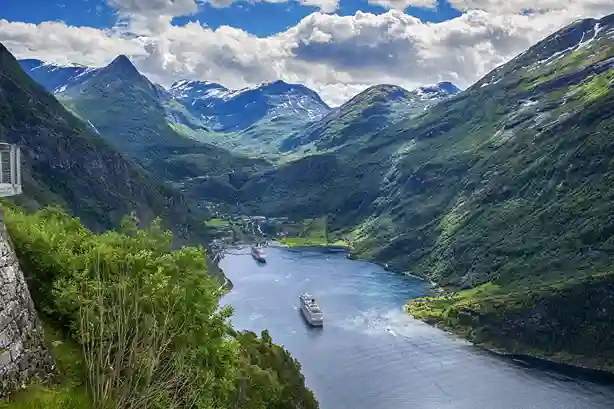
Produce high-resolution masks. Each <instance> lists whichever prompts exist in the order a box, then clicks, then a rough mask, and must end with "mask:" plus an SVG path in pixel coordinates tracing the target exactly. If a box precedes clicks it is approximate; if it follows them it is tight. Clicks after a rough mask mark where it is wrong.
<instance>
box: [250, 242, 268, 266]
mask: <svg viewBox="0 0 614 409" xmlns="http://www.w3.org/2000/svg"><path fill="white" fill-rule="evenodd" d="M252 257H254V258H255V259H256V260H257V261H259V262H261V263H266V255H265V254H264V248H263V247H262V246H260V245H255V246H252Z"/></svg>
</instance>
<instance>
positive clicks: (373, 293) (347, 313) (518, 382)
mask: <svg viewBox="0 0 614 409" xmlns="http://www.w3.org/2000/svg"><path fill="white" fill-rule="evenodd" d="M267 256H268V263H267V264H266V265H260V264H258V263H256V262H255V261H254V260H253V259H252V257H251V256H250V255H249V252H248V250H247V249H234V250H231V251H230V254H228V255H227V256H226V257H225V258H224V259H223V260H222V262H221V263H220V265H221V267H222V268H223V269H224V271H225V273H226V275H227V276H228V277H229V278H230V279H231V280H232V282H233V284H234V289H233V291H232V292H231V293H230V294H228V295H227V296H225V297H224V300H223V303H229V304H231V305H232V306H233V307H234V308H235V316H234V317H233V318H232V322H233V324H234V325H235V326H236V327H237V328H241V329H249V330H252V331H256V332H259V331H260V330H262V329H268V330H269V331H270V333H271V335H272V337H273V339H274V340H275V341H276V342H277V343H280V344H283V345H284V346H285V347H286V348H287V349H288V350H290V352H291V353H292V354H293V355H294V356H295V357H296V358H297V359H298V360H299V361H300V362H301V364H302V366H303V372H304V374H305V376H306V379H307V384H308V385H309V387H311V388H312V389H313V390H314V391H315V393H316V395H317V398H318V400H319V401H320V405H321V408H322V409H405V408H407V409H410V408H411V409H422V408H424V409H426V408H428V409H444V408H445V409H447V408H454V409H488V408H492V409H512V408H513V409H542V408H556V409H568V408H574V409H576V408H577V409H592V408H608V409H611V408H614V389H612V388H608V387H604V386H600V385H595V384H591V383H587V382H583V381H576V380H571V379H568V378H565V377H562V376H560V375H556V374H549V373H546V372H543V371H541V370H538V369H531V368H526V367H522V366H519V365H517V364H515V363H514V362H513V361H510V360H507V359H503V358H499V357H497V356H494V355H492V354H489V353H486V352H484V351H481V350H479V349H478V348H475V347H473V346H471V345H469V344H468V343H466V342H464V341H461V340H458V339H455V338H454V337H453V336H452V335H449V334H447V333H445V332H443V331H440V330H438V329H435V328H432V327H430V326H428V325H426V324H424V323H422V322H419V321H416V320H413V319H411V318H410V317H409V316H407V315H406V314H404V313H403V311H402V307H403V305H404V304H405V302H406V301H407V300H408V299H410V298H412V297H416V296H419V295H422V294H424V292H425V291H426V288H425V284H424V283H423V282H421V281H419V280H415V279H412V278H406V277H401V276H398V275H395V274H392V273H389V272H386V271H385V270H383V269H382V268H380V267H379V266H376V265H373V264H369V263H365V262H360V261H352V260H348V259H346V258H345V256H344V255H343V254H333V255H331V254H322V253H317V252H297V251H291V250H286V249H281V248H273V247H270V248H268V249H267ZM304 291H309V292H312V293H313V294H314V295H315V297H316V298H317V299H318V300H319V303H320V305H321V306H322V309H323V310H324V313H325V327H324V328H323V329H314V328H310V327H308V326H307V325H306V324H305V322H304V320H303V319H302V317H301V316H300V312H299V311H298V308H297V303H298V302H297V301H298V300H297V298H298V296H299V295H300V294H301V293H302V292H304Z"/></svg>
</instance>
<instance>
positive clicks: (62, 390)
mask: <svg viewBox="0 0 614 409" xmlns="http://www.w3.org/2000/svg"><path fill="white" fill-rule="evenodd" d="M5 219H6V224H7V228H8V230H9V232H10V234H11V237H12V239H13V242H14V246H15V250H16V252H17V254H18V257H19V261H20V263H21V266H22V268H23V270H24V273H25V274H26V276H27V277H26V278H27V280H28V283H29V286H30V290H31V293H32V296H33V298H34V300H35V303H36V305H37V308H38V310H39V311H40V312H41V313H42V315H43V316H44V317H45V320H46V321H47V322H52V323H53V324H54V325H53V327H52V328H51V329H50V330H48V336H51V339H50V341H51V349H52V351H53V352H54V355H55V357H56V359H57V360H58V364H59V365H58V366H59V370H60V372H61V378H60V383H59V384H58V385H54V386H45V385H30V386H28V388H27V389H26V390H25V391H20V392H19V393H16V394H14V395H13V396H12V397H11V399H10V400H8V401H5V402H2V403H1V404H0V405H1V406H0V408H2V409H22V408H26V407H27V408H36V407H40V408H63V409H65V408H69V409H70V408H73V407H74V408H76V407H79V408H82V407H85V408H88V407H90V408H92V409H106V408H109V407H113V408H119V409H124V408H125V409H138V408H242V409H243V408H248V409H252V408H253V409H271V408H278V409H285V408H304V409H309V408H314V409H315V408H317V407H318V404H317V402H316V400H315V398H314V396H313V393H312V392H311V391H309V390H308V389H307V388H306V387H305V381H304V377H303V376H302V375H301V372H300V365H299V363H298V362H297V361H295V360H294V359H293V358H292V357H291V356H290V354H289V353H288V351H286V350H285V349H283V348H282V347H280V346H277V345H275V344H274V343H273V342H272V340H271V337H270V336H269V334H268V333H267V332H266V331H264V332H263V333H262V334H261V336H260V337H258V336H257V335H256V334H254V333H251V332H237V331H235V330H234V329H233V328H232V327H231V325H230V324H229V322H228V318H229V317H230V315H231V314H232V309H231V308H228V307H225V308H221V309H220V308H219V302H218V301H219V295H220V294H219V293H218V289H219V287H218V283H217V282H216V280H215V279H214V278H213V277H211V275H210V274H208V272H207V263H206V259H205V254H204V250H203V249H202V248H197V247H183V248H181V249H179V250H174V251H173V250H172V248H171V241H172V237H171V234H170V232H168V231H165V230H163V229H162V228H161V227H160V224H159V222H158V221H156V222H154V223H152V225H151V226H150V227H149V228H148V229H146V230H141V229H138V228H137V227H136V222H135V220H133V219H130V218H125V219H124V222H123V223H122V226H121V228H120V229H119V230H118V231H111V232H106V233H103V234H95V233H93V232H91V231H89V230H87V229H86V228H85V227H83V225H82V224H81V223H80V221H79V220H78V219H75V218H72V217H70V216H68V215H67V214H66V213H64V212H63V211H62V210H60V209H58V208H45V209H43V210H41V211H38V212H37V213H34V214H26V213H24V212H23V211H22V210H20V209H18V208H10V209H7V211H6V216H5ZM54 341H60V342H59V343H58V342H54Z"/></svg>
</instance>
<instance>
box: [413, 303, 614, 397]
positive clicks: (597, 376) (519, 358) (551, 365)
mask: <svg viewBox="0 0 614 409" xmlns="http://www.w3.org/2000/svg"><path fill="white" fill-rule="evenodd" d="M406 305H407V304H406ZM403 310H404V311H405V313H406V314H408V315H409V316H410V317H412V318H413V319H415V320H417V321H421V322H424V323H425V324H427V325H429V326H431V327H433V328H437V329H439V330H441V331H444V332H447V333H449V334H451V335H453V336H454V337H456V338H458V339H462V340H464V341H467V342H468V343H470V344H471V346H472V347H474V348H478V349H480V350H482V351H485V352H487V353H489V354H492V355H496V356H498V357H500V358H504V359H506V360H512V361H515V363H516V364H517V365H523V366H525V367H530V368H536V369H540V370H542V371H552V372H555V373H557V374H559V375H563V376H567V377H570V378H573V379H581V380H585V381H589V382H593V383H600V384H607V385H614V368H611V369H610V368H602V367H597V366H594V365H590V364H587V363H582V362H579V363H570V362H565V361H564V360H562V359H557V358H555V357H546V356H542V355H536V354H531V353H529V352H522V351H513V350H511V349H510V348H506V347H503V346H497V345H496V340H490V341H486V342H476V341H473V340H472V339H471V338H470V337H469V336H468V335H467V333H465V332H463V331H460V330H459V329H458V328H453V327H450V326H447V325H445V324H443V323H441V322H439V321H437V320H435V319H430V320H429V319H420V318H416V317H414V316H413V315H412V314H410V313H409V312H408V311H407V309H406V307H404V308H403ZM578 359H582V357H578Z"/></svg>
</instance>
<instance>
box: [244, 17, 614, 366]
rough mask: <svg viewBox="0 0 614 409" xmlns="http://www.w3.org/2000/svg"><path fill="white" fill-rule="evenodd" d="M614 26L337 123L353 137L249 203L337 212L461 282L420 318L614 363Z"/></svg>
mask: <svg viewBox="0 0 614 409" xmlns="http://www.w3.org/2000/svg"><path fill="white" fill-rule="evenodd" d="M613 38H614V15H612V16H607V17H604V18H603V19H601V20H594V19H587V20H581V21H577V22H575V23H574V24H571V25H569V26H567V27H565V28H563V29H562V30H560V31H559V32H557V33H555V34H553V35H551V36H549V37H547V38H546V39H544V40H543V41H541V42H539V43H538V44H536V45H535V46H533V47H531V48H530V49H529V50H527V51H526V52H524V53H523V54H521V55H519V56H518V57H516V58H514V59H513V60H512V61H510V62H508V63H507V64H504V65H503V66H501V67H499V68H497V69H495V70H494V71H492V72H491V73H489V74H488V75H486V76H485V77H484V78H483V79H482V80H480V81H478V82H477V83H476V84H474V85H473V86H472V87H470V88H469V89H467V90H466V91H464V92H462V93H460V94H457V95H455V96H453V97H451V98H448V99H445V100H443V101H441V102H439V103H438V104H436V105H434V106H432V107H430V108H429V109H428V110H427V111H425V112H423V113H422V114H419V115H416V116H414V117H410V118H408V119H405V120H403V121H400V122H398V123H394V124H392V125H389V126H387V127H384V128H383V129H382V130H381V131H379V132H376V133H375V134H372V135H370V136H367V137H364V136H363V135H361V129H360V128H356V134H354V135H351V136H352V138H346V137H344V136H343V135H340V134H339V132H338V131H337V130H336V129H333V128H332V125H331V126H330V127H328V128H326V133H327V134H328V135H330V137H329V138H328V139H327V140H331V141H335V140H341V141H344V142H345V146H343V147H342V148H339V149H335V150H332V151H325V152H323V153H321V154H318V155H314V156H308V157H305V158H301V159H299V160H297V161H295V162H292V163H289V164H286V165H284V166H280V167H279V168H278V169H275V170H271V171H268V172H265V173H263V174H261V175H259V176H257V177H255V178H253V179H252V180H250V181H248V183H247V184H246V185H245V186H244V188H243V190H242V195H243V196H242V199H243V200H244V202H245V204H244V205H245V208H246V209H247V210H249V211H253V212H257V213H261V214H267V213H269V214H277V215H280V214H285V215H287V216H291V217H294V218H301V217H317V216H328V220H329V226H328V228H329V230H328V231H329V232H330V234H331V235H333V236H334V235H338V236H344V237H346V238H347V239H349V240H351V241H352V242H353V244H354V245H355V253H356V255H358V256H361V257H364V258H367V259H371V260H376V261H379V262H382V263H388V265H389V266H390V268H392V269H394V270H399V271H408V272H411V273H413V274H418V275H421V276H424V277H426V278H428V279H430V280H432V281H435V282H437V283H438V284H439V285H441V286H443V287H445V288H447V289H449V290H452V291H454V292H453V293H452V294H450V295H448V296H445V297H441V298H427V299H424V300H421V301H419V302H414V303H411V304H410V306H409V310H410V311H411V312H412V313H413V314H414V315H415V316H418V317H420V318H423V319H425V320H429V321H431V322H439V323H441V324H443V325H445V326H448V327H451V328H453V329H455V330H457V331H459V332H461V333H463V334H465V335H467V336H468V337H470V338H472V339H474V340H476V342H480V343H485V344H486V345H491V346H497V347H503V348H505V349H507V350H510V351H514V352H522V353H530V354H532V355H537V356H541V357H547V358H549V359H554V360H558V361H564V362H571V363H580V364H582V365H587V366H591V367H600V368H607V369H610V370H612V369H614V339H613V338H612V335H611V334H614V325H613V324H612V320H611V316H612V315H613V314H614V301H613V298H612V297H611V288H612V283H614V276H613V275H612V273H611V272H612V271H614V265H613V262H612V260H614V219H612V216H611V215H612V214H614V201H613V200H612V199H613V198H614V171H613V170H612V169H613V167H612V163H611V158H612V157H613V155H614V139H613V138H612V132H614V92H613V89H612V88H613V84H614V41H612V40H613ZM367 132H369V131H367ZM354 140H356V141H358V143H353V142H352V141H354ZM265 198H266V200H264V199H265Z"/></svg>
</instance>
